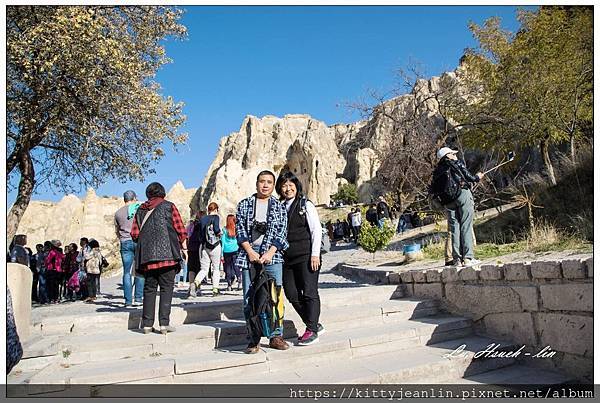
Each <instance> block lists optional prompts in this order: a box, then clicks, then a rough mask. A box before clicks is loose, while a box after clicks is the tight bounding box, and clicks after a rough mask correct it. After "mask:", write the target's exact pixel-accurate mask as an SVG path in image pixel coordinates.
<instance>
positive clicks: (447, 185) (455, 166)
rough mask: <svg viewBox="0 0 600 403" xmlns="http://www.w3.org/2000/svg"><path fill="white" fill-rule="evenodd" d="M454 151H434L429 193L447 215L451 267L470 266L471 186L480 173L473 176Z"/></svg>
mask: <svg viewBox="0 0 600 403" xmlns="http://www.w3.org/2000/svg"><path fill="white" fill-rule="evenodd" d="M457 153H458V151H455V150H452V149H451V148H449V147H442V148H441V149H439V150H438V152H437V157H438V160H439V162H438V165H437V167H436V168H435V170H434V172H433V179H432V183H431V189H430V191H431V194H432V196H433V199H434V201H436V202H438V203H440V204H441V205H442V206H444V208H445V209H446V210H447V212H448V228H449V229H450V231H451V232H452V258H453V265H454V266H455V267H457V268H458V267H463V265H464V266H467V267H469V266H474V265H477V264H479V263H481V262H480V261H479V260H477V259H475V254H474V248H473V214H474V212H475V204H474V201H473V194H472V193H471V184H472V183H476V182H479V181H480V180H481V178H483V173H481V172H478V173H477V174H475V175H473V174H472V173H471V172H469V170H468V169H467V167H466V166H465V163H464V162H463V161H461V160H459V159H458V157H457V156H456V154H457Z"/></svg>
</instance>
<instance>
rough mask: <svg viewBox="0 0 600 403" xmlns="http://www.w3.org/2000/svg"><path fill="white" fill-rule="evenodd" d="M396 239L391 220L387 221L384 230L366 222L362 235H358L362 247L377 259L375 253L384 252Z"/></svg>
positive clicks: (361, 230)
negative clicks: (393, 239) (394, 238)
mask: <svg viewBox="0 0 600 403" xmlns="http://www.w3.org/2000/svg"><path fill="white" fill-rule="evenodd" d="M393 237H394V228H392V225H391V223H390V222H389V220H385V221H384V224H383V228H381V229H380V228H379V227H377V226H373V225H371V223H369V222H364V223H363V225H361V227H360V234H359V235H358V242H359V243H360V246H362V248H363V249H364V250H366V251H367V252H371V253H372V254H373V259H375V252H377V251H378V250H382V249H383V248H385V247H386V246H388V244H389V243H390V241H391V240H392V238H393Z"/></svg>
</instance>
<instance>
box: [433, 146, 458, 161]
mask: <svg viewBox="0 0 600 403" xmlns="http://www.w3.org/2000/svg"><path fill="white" fill-rule="evenodd" d="M456 153H458V151H456V150H453V149H451V148H450V147H442V148H440V149H439V150H438V152H437V157H438V160H441V159H442V158H444V157H445V156H446V155H448V154H456Z"/></svg>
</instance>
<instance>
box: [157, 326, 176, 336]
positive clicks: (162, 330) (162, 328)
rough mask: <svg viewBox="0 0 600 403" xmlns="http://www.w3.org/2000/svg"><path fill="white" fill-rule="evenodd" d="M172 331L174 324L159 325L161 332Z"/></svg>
mask: <svg viewBox="0 0 600 403" xmlns="http://www.w3.org/2000/svg"><path fill="white" fill-rule="evenodd" d="M174 331H175V327H174V326H161V327H160V333H161V334H167V333H173V332H174Z"/></svg>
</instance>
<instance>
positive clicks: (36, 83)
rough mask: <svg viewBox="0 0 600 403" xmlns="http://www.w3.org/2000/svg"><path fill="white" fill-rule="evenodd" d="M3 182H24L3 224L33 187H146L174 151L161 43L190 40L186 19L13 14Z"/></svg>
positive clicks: (139, 12)
mask: <svg viewBox="0 0 600 403" xmlns="http://www.w3.org/2000/svg"><path fill="white" fill-rule="evenodd" d="M6 13H7V17H6V20H7V22H6V23H7V28H6V36H7V52H6V54H7V63H6V71H7V95H6V102H7V137H8V139H7V174H8V175H9V177H16V176H17V175H18V176H19V178H20V180H19V185H18V186H19V188H18V196H17V200H16V202H15V204H14V205H13V207H12V208H11V210H10V212H9V215H8V218H7V221H8V222H7V226H8V232H9V238H10V237H11V236H12V233H14V231H15V230H16V228H17V227H18V223H19V221H20V218H21V216H22V215H23V213H24V211H25V209H26V208H27V205H28V204H29V200H30V197H31V194H32V192H33V190H34V187H35V185H36V184H40V183H44V182H46V184H47V185H49V186H52V187H53V188H54V189H55V190H57V191H64V192H66V191H72V190H78V189H81V187H82V186H94V187H97V186H99V185H100V184H101V183H103V182H104V181H105V180H106V179H107V178H109V177H113V178H116V179H118V180H121V181H127V180H143V179H144V176H145V175H146V174H148V173H151V172H153V171H152V168H151V166H152V163H153V162H154V160H156V159H158V158H160V157H162V156H163V155H164V151H163V149H162V148H161V145H162V144H163V143H164V142H165V141H168V142H170V143H172V144H173V146H176V145H178V144H182V143H185V141H186V139H187V136H186V135H184V134H180V133H178V128H179V127H180V126H181V124H182V123H183V122H184V120H185V116H184V115H183V114H182V107H183V104H182V103H176V102H175V101H174V100H173V99H172V98H171V97H165V96H163V95H162V94H161V88H160V86H159V84H158V83H157V82H156V81H155V79H154V78H155V75H156V72H157V70H158V69H159V68H160V67H161V66H163V65H164V64H165V63H168V62H169V61H170V60H169V59H168V58H167V57H166V55H165V49H164V46H163V40H164V39H165V38H167V37H175V38H184V37H185V35H186V28H185V27H184V26H183V25H181V24H180V23H179V22H178V21H179V19H180V17H181V15H182V11H181V10H179V9H177V8H175V7H153V6H8V7H7V9H6Z"/></svg>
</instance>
